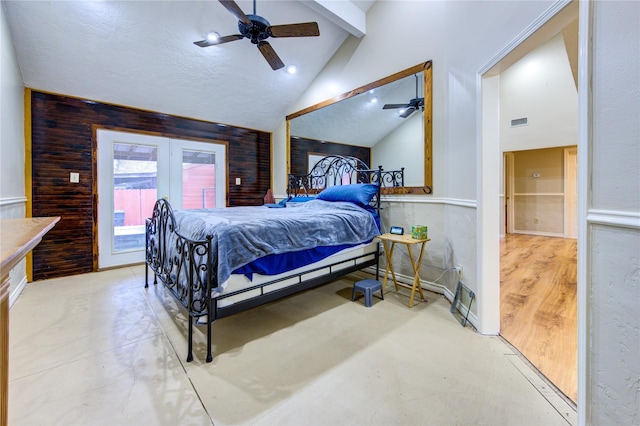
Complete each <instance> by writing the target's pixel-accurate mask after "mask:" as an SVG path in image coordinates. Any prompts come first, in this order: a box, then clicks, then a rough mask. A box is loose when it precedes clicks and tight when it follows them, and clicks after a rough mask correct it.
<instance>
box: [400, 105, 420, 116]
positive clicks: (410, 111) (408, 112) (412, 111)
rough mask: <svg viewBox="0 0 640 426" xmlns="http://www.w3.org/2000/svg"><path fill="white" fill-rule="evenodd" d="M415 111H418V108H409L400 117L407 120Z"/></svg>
mask: <svg viewBox="0 0 640 426" xmlns="http://www.w3.org/2000/svg"><path fill="white" fill-rule="evenodd" d="M415 111H416V108H414V107H411V108H407V109H406V110H404V112H403V113H402V114H400V117H402V118H407V117H408V116H410V115H411V114H413V113H414V112H415Z"/></svg>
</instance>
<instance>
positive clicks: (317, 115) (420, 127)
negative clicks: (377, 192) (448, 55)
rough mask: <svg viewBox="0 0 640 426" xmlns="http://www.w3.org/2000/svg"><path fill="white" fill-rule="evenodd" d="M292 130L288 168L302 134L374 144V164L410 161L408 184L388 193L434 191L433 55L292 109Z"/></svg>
mask: <svg viewBox="0 0 640 426" xmlns="http://www.w3.org/2000/svg"><path fill="white" fill-rule="evenodd" d="M385 106H386V108H385ZM405 106H408V107H409V109H408V110H407V108H404V107H405ZM287 134H288V138H287V139H288V145H287V172H288V173H291V172H292V163H293V162H294V158H296V160H295V161H297V162H299V161H300V159H299V157H300V153H299V152H298V153H296V154H295V156H294V154H293V153H292V152H294V151H296V143H298V141H301V140H305V141H307V140H314V141H318V142H320V143H330V144H341V145H344V146H348V147H353V150H354V151H357V150H358V149H362V148H369V149H370V161H369V162H368V163H369V164H370V166H371V167H372V168H375V167H377V166H378V165H382V166H383V167H384V169H385V170H397V169H400V168H403V167H404V174H405V181H404V186H401V187H394V188H383V190H384V191H383V193H386V194H431V193H432V158H431V147H432V75H431V61H428V62H425V63H423V64H419V65H416V66H414V67H411V68H408V69H406V70H403V71H400V72H398V73H395V74H393V75H390V76H388V77H385V78H383V79H380V80H378V81H375V82H372V83H369V84H367V85H364V86H362V87H359V88H357V89H354V90H352V91H350V92H347V93H344V94H342V95H339V96H336V97H335V98H332V99H329V100H327V101H324V102H321V103H319V104H316V105H312V106H310V107H308V108H306V109H304V110H301V111H298V112H295V113H293V114H290V115H288V116H287ZM314 154H317V152H310V151H309V152H308V153H306V155H314ZM298 166H299V165H298ZM294 169H295V167H294Z"/></svg>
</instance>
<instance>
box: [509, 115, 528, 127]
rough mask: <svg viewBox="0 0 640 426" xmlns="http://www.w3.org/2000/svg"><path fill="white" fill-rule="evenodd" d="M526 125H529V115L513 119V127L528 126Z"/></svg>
mask: <svg viewBox="0 0 640 426" xmlns="http://www.w3.org/2000/svg"><path fill="white" fill-rule="evenodd" d="M526 125H527V117H522V118H514V119H513V120H511V127H518V126H526Z"/></svg>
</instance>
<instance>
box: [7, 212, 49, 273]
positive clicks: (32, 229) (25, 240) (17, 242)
mask: <svg viewBox="0 0 640 426" xmlns="http://www.w3.org/2000/svg"><path fill="white" fill-rule="evenodd" d="M59 220H60V217H28V218H24V219H0V277H5V276H7V275H8V274H9V271H11V269H13V267H14V266H16V265H17V264H18V262H20V260H22V258H24V257H25V256H26V255H27V253H29V252H30V251H31V250H33V248H34V247H35V246H37V245H38V243H39V242H40V241H41V240H42V237H43V236H44V235H45V234H46V233H47V232H49V230H50V229H51V228H53V227H54V226H55V224H56V223H58V221H59Z"/></svg>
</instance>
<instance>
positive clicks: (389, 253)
mask: <svg viewBox="0 0 640 426" xmlns="http://www.w3.org/2000/svg"><path fill="white" fill-rule="evenodd" d="M377 238H379V239H380V240H381V241H382V246H383V247H384V254H385V256H386V257H387V268H386V269H385V271H384V280H383V281H382V291H384V289H385V288H386V287H387V278H388V276H389V271H391V278H392V279H393V284H395V286H396V291H397V290H398V287H405V288H408V289H411V296H410V298H409V307H412V306H413V298H414V297H415V295H416V290H417V291H418V293H420V299H421V300H425V298H424V293H423V292H422V286H421V285H420V266H421V263H422V255H423V254H424V247H425V244H426V243H427V241H431V239H430V238H426V239H424V240H422V239H420V240H419V239H414V238H411V235H408V234H405V235H395V234H389V233H386V234H382V235H378V236H377ZM396 244H404V245H405V246H407V251H408V252H409V258H410V259H411V267H412V268H413V285H407V284H404V283H399V282H398V281H397V280H396V273H395V271H394V270H393V250H394V249H395V247H396ZM416 244H420V256H418V260H417V261H416V260H414V258H413V252H412V251H411V246H413V245H416Z"/></svg>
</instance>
